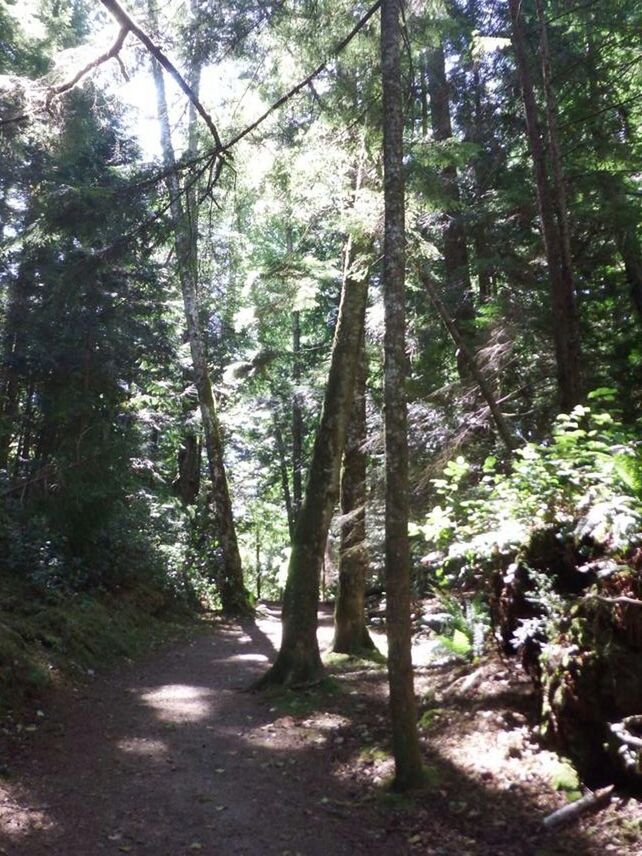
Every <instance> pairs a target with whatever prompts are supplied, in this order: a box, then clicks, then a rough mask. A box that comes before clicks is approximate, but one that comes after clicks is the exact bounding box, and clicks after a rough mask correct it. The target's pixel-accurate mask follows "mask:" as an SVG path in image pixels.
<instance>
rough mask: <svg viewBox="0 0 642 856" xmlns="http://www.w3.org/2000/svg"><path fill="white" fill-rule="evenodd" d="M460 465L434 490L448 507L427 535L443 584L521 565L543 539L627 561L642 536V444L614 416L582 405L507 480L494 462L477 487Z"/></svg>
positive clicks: (522, 452) (525, 454) (438, 508)
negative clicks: (535, 540) (517, 561)
mask: <svg viewBox="0 0 642 856" xmlns="http://www.w3.org/2000/svg"><path fill="white" fill-rule="evenodd" d="M470 471H471V467H470V466H469V465H468V464H467V463H466V462H465V461H464V460H463V459H458V460H457V461H455V462H451V463H450V464H449V465H448V467H447V468H446V472H445V473H444V478H443V479H437V480H435V487H436V491H437V493H438V495H439V496H440V498H441V502H440V504H438V505H435V506H434V507H433V509H432V510H431V512H430V514H429V515H428V519H427V522H426V524H425V525H424V526H422V527H419V531H420V532H421V533H422V534H423V535H424V537H425V538H426V540H427V541H428V542H429V543H430V544H431V545H433V546H434V547H436V548H438V549H439V551H440V559H439V561H438V562H437V563H435V564H436V574H437V580H439V579H450V580H452V579H453V578H454V577H455V576H457V575H464V576H466V575H473V576H474V575H475V573H476V572H478V571H479V569H480V567H481V566H483V565H484V564H487V563H490V564H492V562H493V557H496V556H501V555H504V556H509V557H510V556H514V555H515V554H516V553H518V552H519V550H521V549H523V548H525V547H526V545H527V544H528V543H529V541H530V538H531V536H532V534H533V533H534V532H536V531H538V530H545V529H554V530H555V531H556V532H558V533H559V535H560V537H564V536H569V537H572V538H573V539H575V540H576V541H577V542H578V543H586V544H587V545H588V544H590V545H592V546H593V547H594V548H595V547H599V548H600V549H604V550H608V551H609V552H611V553H615V554H617V553H622V552H624V551H626V549H627V548H628V547H629V546H630V545H631V544H634V543H636V541H638V540H639V539H640V537H641V536H642V504H641V495H640V492H639V479H640V471H641V470H640V448H639V443H638V441H637V440H636V439H635V438H634V437H633V436H632V434H631V433H630V432H629V431H627V430H626V429H625V428H624V427H623V426H622V424H621V423H620V422H618V420H617V419H616V418H615V417H614V416H613V415H612V414H611V413H609V412H608V411H606V410H604V409H600V408H596V407H593V408H591V407H588V406H583V405H580V406H578V407H576V408H575V409H574V410H573V411H572V413H570V414H561V415H560V416H559V417H558V418H557V419H556V421H555V426H554V431H553V435H552V437H551V438H550V440H548V441H544V442H542V443H527V444H526V445H525V446H523V447H522V448H521V449H519V450H518V451H517V453H516V456H515V460H514V462H513V463H512V464H511V465H510V468H509V469H508V471H507V472H501V471H499V469H498V466H497V462H496V461H495V460H494V459H492V458H487V459H486V461H485V462H484V465H483V466H482V467H481V468H480V470H478V471H477V473H476V475H477V480H476V481H475V482H473V481H472V480H471V481H470V482H469V484H468V486H467V487H464V483H463V477H464V475H465V474H467V473H469V472H470Z"/></svg>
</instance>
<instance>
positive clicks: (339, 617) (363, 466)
mask: <svg viewBox="0 0 642 856" xmlns="http://www.w3.org/2000/svg"><path fill="white" fill-rule="evenodd" d="M367 375H368V365H367V360H366V349H365V342H364V341H362V343H361V348H360V353H359V364H358V366H357V376H356V378H355V389H354V398H353V402H352V414H351V416H350V424H349V426H348V436H347V440H346V447H345V451H344V453H343V471H342V473H341V514H342V517H343V522H342V524H341V543H340V546H339V587H338V590H337V599H336V604H335V610H334V640H333V643H332V650H333V651H335V652H336V653H337V654H355V655H356V654H360V653H363V652H364V651H372V650H373V649H374V647H375V646H374V642H373V641H372V639H371V638H370V633H369V632H368V628H367V627H366V611H365V600H366V580H367V577H368V562H369V557H368V547H367V542H366V474H367V455H366V452H365V450H364V448H363V447H364V443H365V441H366V379H367Z"/></svg>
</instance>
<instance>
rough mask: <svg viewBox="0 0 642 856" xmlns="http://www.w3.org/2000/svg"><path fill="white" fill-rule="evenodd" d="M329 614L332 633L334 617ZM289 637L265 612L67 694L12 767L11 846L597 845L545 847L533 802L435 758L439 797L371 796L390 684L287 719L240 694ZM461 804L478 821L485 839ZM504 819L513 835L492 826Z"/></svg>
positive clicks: (579, 850)
mask: <svg viewBox="0 0 642 856" xmlns="http://www.w3.org/2000/svg"><path fill="white" fill-rule="evenodd" d="M323 620H324V622H325V625H326V632H327V624H328V615H327V610H326V613H324V618H323ZM277 640H278V624H277V621H276V615H275V610H274V609H273V608H272V607H268V608H267V609H266V610H264V612H263V615H262V616H259V618H258V619H257V622H256V623H252V624H250V623H248V624H243V625H220V626H217V627H216V629H215V630H214V632H213V633H208V634H206V635H203V636H200V637H199V638H197V639H195V640H194V641H192V642H190V643H188V644H183V645H181V646H179V647H177V648H174V649H171V650H165V651H163V652H162V653H159V654H156V655H154V656H151V657H148V658H146V659H145V660H142V661H139V662H137V663H136V664H134V665H132V666H129V667H126V668H125V670H124V671H121V672H120V673H119V674H112V675H109V676H106V677H105V676H101V677H98V678H97V679H96V680H95V682H94V683H93V684H92V685H91V686H89V687H85V688H84V689H82V690H80V691H77V692H76V693H75V694H74V693H69V694H66V695H65V696H60V697H58V698H57V699H56V700H55V701H54V702H53V703H52V706H51V708H50V709H48V710H47V711H46V717H45V718H44V719H43V720H42V722H43V723H44V724H43V725H42V726H41V727H40V728H39V729H38V731H37V732H35V733H33V734H32V735H31V736H30V737H29V742H26V741H25V742H24V743H23V744H22V745H21V746H18V747H14V750H13V756H12V757H11V758H10V759H9V766H10V768H11V770H12V777H11V779H10V780H8V781H6V782H5V783H4V784H3V785H2V786H0V796H1V799H0V853H5V854H7V856H13V854H16V856H23V854H28V855H29V856H44V854H47V856H52V854H55V856H102V854H114V856H118V854H121V853H132V854H140V856H183V854H185V856H188V854H194V853H201V854H226V855H227V854H239V856H240V854H245V855H246V856H255V854H256V856H270V854H279V856H295V854H300V855H301V856H317V854H318V856H321V854H323V856H335V854H336V856H342V854H361V853H363V854H366V853H367V854H375V855H376V854H394V856H396V854H404V853H426V854H441V856H448V854H452V856H461V854H463V853H464V852H465V853H468V854H475V856H477V854H479V856H482V854H484V856H486V854H487V856H491V854H492V856H518V854H519V856H522V854H524V856H526V854H533V855H534V854H536V853H538V852H542V853H544V852H546V853H548V854H552V853H571V852H572V853H574V854H576V856H581V854H587V856H588V854H592V853H593V852H596V851H593V850H591V849H590V846H589V845H588V844H587V842H585V841H584V840H583V839H582V837H581V836H580V835H575V834H573V833H570V834H567V835H566V836H561V837H560V838H559V839H558V840H557V841H556V842H555V847H558V849H555V847H553V846H552V843H553V842H552V840H551V841H549V840H547V841H546V842H544V843H542V841H541V840H540V839H541V834H540V832H539V829H540V825H541V817H540V816H539V815H538V814H537V812H536V810H534V809H533V807H531V806H529V805H528V804H524V803H523V801H521V800H520V798H519V796H518V795H517V794H510V793H506V792H501V793H499V792H496V791H493V789H492V788H486V787H481V786H480V785H479V784H477V783H475V782H472V781H471V780H470V779H469V778H467V777H466V776H465V775H464V774H463V773H462V772H461V771H460V770H458V769H456V768H455V767H453V766H452V765H451V764H449V763H448V762H446V761H444V760H443V759H441V758H440V757H439V754H438V751H436V750H431V751H430V752H429V755H430V756H431V757H430V762H431V763H432V764H433V765H434V766H435V767H437V768H438V769H439V784H438V786H437V787H436V788H435V789H434V790H433V791H432V792H431V793H427V794H425V795H423V796H422V797H421V798H420V799H418V801H417V802H415V803H414V804H413V805H412V806H407V805H403V804H402V805H401V806H400V807H399V806H397V807H396V808H394V807H391V806H390V805H389V804H388V803H387V802H386V801H385V800H382V799H380V798H372V799H369V798H367V799H365V800H364V797H372V793H370V794H368V793H366V792H365V791H364V787H363V782H362V780H360V779H359V778H357V777H356V775H355V772H354V770H355V767H354V763H353V762H354V761H355V759H357V758H359V757H360V755H362V753H363V750H364V746H366V747H367V746H369V745H371V743H372V741H373V739H374V738H373V734H372V722H373V718H374V720H375V721H377V722H380V723H381V740H382V742H383V741H385V732H386V730H387V728H386V725H385V718H386V710H387V703H386V693H385V675H384V674H383V673H373V674H372V676H371V677H370V678H368V679H367V680H365V681H364V680H360V681H359V682H357V681H356V679H355V677H354V676H351V675H350V674H349V673H348V674H346V675H344V676H343V677H342V678H341V680H340V685H341V688H342V689H341V692H338V693H336V694H333V695H328V696H326V697H315V698H314V699H312V697H310V699H309V700H310V701H311V702H314V704H316V705H317V706H318V704H319V703H322V704H323V709H322V710H318V709H317V710H316V711H315V712H313V713H312V712H310V713H309V714H306V713H305V712H301V713H296V714H295V713H288V712H287V711H286V712H285V713H284V711H283V708H282V707H280V706H279V702H278V700H277V701H275V700H274V699H273V698H270V697H269V696H267V697H266V696H262V695H257V694H253V693H248V692H239V690H241V689H245V688H247V687H248V686H249V685H250V684H251V683H252V682H253V681H255V680H256V678H258V677H259V676H260V674H262V672H263V671H264V670H265V669H266V668H267V666H268V664H269V662H270V660H271V659H272V657H273V656H274V652H275V644H278V641H277ZM366 728H367V729H370V730H369V731H364V729H366ZM365 735H367V736H365ZM462 803H463V804H465V805H466V806H469V807H470V806H471V805H472V806H473V810H474V811H476V812H477V816H476V819H474V820H473V828H474V829H475V830H476V834H475V835H474V836H471V834H470V832H471V817H470V813H469V810H468V809H467V810H466V811H464V810H462V809H461V805H462ZM500 817H501V819H502V820H504V821H506V823H508V825H509V826H510V828H507V827H506V824H504V825H503V826H502V825H498V824H497V823H495V822H494V821H495V820H497V819H498V818H500ZM418 841H420V842H421V843H420V844H418V843H417V842H418ZM453 841H455V842H457V843H456V845H453V844H452V842H453ZM454 846H456V849H449V848H452V847H454ZM544 846H546V847H547V848H548V849H546V850H544V849H543V848H544ZM444 848H445V849H444Z"/></svg>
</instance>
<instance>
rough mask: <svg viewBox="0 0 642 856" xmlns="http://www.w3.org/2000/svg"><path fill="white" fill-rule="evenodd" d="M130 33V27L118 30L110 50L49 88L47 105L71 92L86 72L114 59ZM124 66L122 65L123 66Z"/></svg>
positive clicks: (122, 27)
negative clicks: (64, 80) (67, 78)
mask: <svg viewBox="0 0 642 856" xmlns="http://www.w3.org/2000/svg"><path fill="white" fill-rule="evenodd" d="M128 33H129V27H126V26H122V25H121V28H120V30H119V31H118V35H117V36H116V41H115V42H114V44H113V45H112V46H111V47H110V48H109V50H108V51H105V53H103V54H101V55H100V56H97V57H96V58H95V59H93V60H92V61H91V62H89V63H87V65H86V66H85V67H84V68H81V69H80V71H77V72H76V74H74V76H73V77H72V78H71V80H67V81H66V82H65V83H61V84H60V86H53V87H51V89H50V90H49V93H48V94H47V101H46V104H47V107H48V106H49V104H50V103H51V101H52V99H53V98H55V97H56V96H57V95H62V94H63V93H64V92H69V90H70V89H73V88H74V86H75V85H76V84H77V83H78V82H79V81H80V80H82V79H83V77H85V75H86V74H89V72H90V71H92V70H93V69H94V68H98V66H99V65H102V64H103V63H105V62H108V61H109V60H110V59H114V57H118V54H119V53H120V49H121V48H122V46H123V44H124V42H125V39H126V38H127V34H128ZM121 67H122V66H121Z"/></svg>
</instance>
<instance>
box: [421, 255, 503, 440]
mask: <svg viewBox="0 0 642 856" xmlns="http://www.w3.org/2000/svg"><path fill="white" fill-rule="evenodd" d="M417 272H418V274H419V277H420V279H421V282H422V284H423V286H424V288H425V289H426V291H427V292H428V297H429V298H430V300H431V301H432V304H433V306H434V307H435V309H436V310H437V314H438V315H439V317H440V318H441V321H442V323H443V325H444V327H446V329H447V330H448V332H449V334H450V337H451V339H452V340H453V342H454V343H455V345H456V346H457V348H459V351H460V353H461V354H462V356H463V357H464V359H465V360H466V363H467V364H468V367H469V369H470V372H471V374H472V376H473V377H474V379H475V381H476V382H477V385H478V387H479V389H480V392H481V394H482V395H483V396H484V399H485V400H486V404H487V405H488V408H489V410H490V412H491V414H492V416H493V419H494V420H495V425H496V426H497V431H498V433H499V435H500V437H501V438H502V440H503V442H504V445H505V446H506V450H507V451H508V453H509V454H512V453H513V452H514V451H515V449H516V448H517V443H516V441H515V438H514V437H513V435H512V432H511V430H510V428H509V427H508V423H507V422H506V419H505V418H504V414H503V413H502V412H501V410H500V409H499V407H498V405H497V401H496V399H495V396H494V394H493V391H492V390H491V388H490V386H489V385H488V383H487V382H486V378H485V377H484V375H483V373H482V371H481V369H480V368H479V365H478V364H477V360H476V358H475V355H474V354H473V352H472V351H471V350H470V348H469V347H468V346H467V345H466V343H465V341H464V338H463V336H462V335H461V333H460V332H459V329H458V327H457V325H456V323H455V322H454V320H453V319H452V318H451V317H450V314H449V312H448V310H447V309H446V307H445V306H444V303H443V301H442V300H441V298H440V296H439V294H438V292H437V288H436V287H435V283H434V282H433V280H432V278H431V276H430V275H429V274H428V272H427V271H426V270H425V267H424V266H423V265H417Z"/></svg>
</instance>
